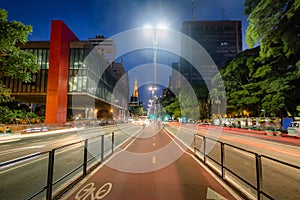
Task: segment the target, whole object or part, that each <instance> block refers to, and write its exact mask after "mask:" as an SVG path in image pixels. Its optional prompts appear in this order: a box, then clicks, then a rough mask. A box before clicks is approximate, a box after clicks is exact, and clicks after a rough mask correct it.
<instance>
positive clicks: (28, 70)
mask: <svg viewBox="0 0 300 200" xmlns="http://www.w3.org/2000/svg"><path fill="white" fill-rule="evenodd" d="M31 32H32V27H31V26H26V25H24V24H22V23H21V22H17V21H12V22H9V21H7V12H6V11H5V10H3V9H0V92H1V95H0V103H5V102H9V101H11V98H10V91H9V90H8V89H7V88H6V87H5V85H4V84H3V83H2V81H1V77H2V76H7V77H12V78H17V79H21V80H22V81H24V82H30V81H31V74H32V73H36V72H38V70H39V68H40V67H39V65H37V64H36V57H35V56H34V55H33V54H31V53H30V52H28V51H24V50H21V49H20V48H19V47H18V44H25V43H26V42H27V40H28V34H29V33H31ZM8 111H9V109H8V108H7V107H0V113H1V114H3V115H2V116H3V117H4V118H5V119H4V118H1V119H0V120H2V119H3V120H4V121H7V119H6V118H7V117H5V116H10V115H12V114H8Z"/></svg>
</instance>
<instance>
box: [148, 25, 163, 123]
mask: <svg viewBox="0 0 300 200" xmlns="http://www.w3.org/2000/svg"><path fill="white" fill-rule="evenodd" d="M165 29H166V26H165V25H163V24H159V25H158V26H156V27H145V29H144V30H145V32H146V34H147V35H151V36H152V45H153V50H154V55H153V71H154V87H150V88H149V90H151V91H152V98H153V100H154V111H153V113H154V118H155V119H156V109H157V108H156V99H157V96H156V90H157V88H156V58H157V44H158V31H160V32H161V30H165ZM160 35H161V36H162V34H160Z"/></svg>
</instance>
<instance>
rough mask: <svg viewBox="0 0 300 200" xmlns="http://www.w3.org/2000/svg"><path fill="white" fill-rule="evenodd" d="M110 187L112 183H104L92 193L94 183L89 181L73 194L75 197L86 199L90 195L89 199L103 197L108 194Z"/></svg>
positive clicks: (94, 188)
mask: <svg viewBox="0 0 300 200" xmlns="http://www.w3.org/2000/svg"><path fill="white" fill-rule="evenodd" d="M111 188H112V183H105V184H104V185H102V186H101V187H100V188H99V189H98V190H97V191H96V193H94V192H95V190H96V189H97V188H96V187H95V183H89V184H87V185H86V186H84V187H83V188H81V190H79V192H78V193H77V194H76V196H75V199H76V200H86V199H87V198H88V197H91V198H90V199H91V200H97V199H103V198H104V197H105V196H106V195H108V193H109V192H110V190H111Z"/></svg>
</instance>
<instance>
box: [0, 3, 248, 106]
mask: <svg viewBox="0 0 300 200" xmlns="http://www.w3.org/2000/svg"><path fill="white" fill-rule="evenodd" d="M193 4H194V8H192V1H191V0H184V1H181V0H175V1H174V0H172V1H171V0H164V1H163V0H154V1H146V0H142V1H140V0H139V1H138V0H125V1H117V0H88V1H85V2H82V1H78V0H75V1H64V2H61V1H57V0H54V1H45V2H40V1H36V0H29V1H26V2H24V1H21V0H16V1H14V3H11V2H4V3H2V6H1V7H2V8H3V9H5V10H7V12H8V20H9V21H12V20H16V21H21V22H22V23H24V24H26V25H31V26H32V27H33V32H32V33H31V34H30V35H29V40H30V41H47V40H49V39H50V36H49V33H50V22H51V20H53V19H59V20H63V21H64V22H65V23H66V24H67V25H68V26H69V27H70V28H71V29H72V31H73V32H74V34H75V35H76V36H77V37H78V38H79V39H80V40H87V39H88V38H93V37H95V36H96V35H104V36H105V37H113V36H115V35H118V34H120V33H121V34H122V33H124V32H126V31H128V30H130V29H135V28H142V27H143V26H145V25H149V24H152V25H155V24H157V23H165V24H167V25H168V28H169V29H172V30H175V31H180V29H181V26H182V23H183V22H184V21H190V20H192V10H193V13H194V17H193V18H194V20H241V21H242V33H243V38H242V39H243V49H245V48H247V47H246V45H245V42H244V41H245V38H244V33H245V29H246V23H247V22H246V16H243V8H244V7H243V4H244V2H243V1H240V0H230V1H223V0H213V1H209V2H207V1H203V0H194V3H193ZM117 48H118V47H117ZM137 58H142V59H137ZM117 61H119V62H122V63H123V65H124V68H125V70H126V71H127V72H128V73H129V75H130V74H135V72H136V70H133V69H134V68H139V67H143V66H145V65H149V63H151V62H153V51H152V50H151V49H150V50H149V49H143V50H142V51H141V50H138V51H134V52H130V53H128V54H126V55H122V57H120V58H117ZM177 61H178V56H176V55H172V54H170V53H168V52H162V51H158V54H157V63H158V64H161V65H163V66H169V72H167V71H166V72H165V73H164V74H165V75H166V76H165V77H164V78H163V80H164V81H165V82H164V83H163V85H165V86H167V85H168V81H169V79H168V75H167V74H168V73H169V74H170V75H171V65H172V63H173V62H177ZM164 69H165V68H164ZM145 75H147V76H149V73H148V74H146V73H139V75H138V76H139V78H138V80H139V82H140V81H141V80H145V77H144V76H145ZM134 76H136V75H134ZM131 79H132V80H131V81H130V84H129V85H130V87H129V89H130V92H129V95H131V93H132V89H133V87H132V86H133V77H132V78H131ZM140 86H141V87H142V86H143V84H141V85H140ZM141 89H142V88H141ZM143 96H145V98H148V96H149V94H145V95H143V92H141V98H142V99H144V98H143ZM144 101H145V99H144Z"/></svg>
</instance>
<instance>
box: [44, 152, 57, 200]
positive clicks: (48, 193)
mask: <svg viewBox="0 0 300 200" xmlns="http://www.w3.org/2000/svg"><path fill="white" fill-rule="evenodd" d="M54 155H55V149H52V150H51V151H49V159H48V177H47V186H46V199H47V200H51V199H52V183H53V171H54Z"/></svg>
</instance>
